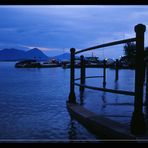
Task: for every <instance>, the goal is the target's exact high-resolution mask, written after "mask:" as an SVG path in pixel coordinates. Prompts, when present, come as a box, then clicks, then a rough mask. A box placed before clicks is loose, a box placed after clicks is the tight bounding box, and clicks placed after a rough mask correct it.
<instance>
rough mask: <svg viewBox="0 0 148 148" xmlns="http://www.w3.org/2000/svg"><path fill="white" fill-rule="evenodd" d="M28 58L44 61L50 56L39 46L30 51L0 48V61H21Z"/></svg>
mask: <svg viewBox="0 0 148 148" xmlns="http://www.w3.org/2000/svg"><path fill="white" fill-rule="evenodd" d="M27 59H36V60H40V61H44V60H48V59H49V58H48V56H46V55H45V54H44V53H43V52H42V51H40V50H39V49H37V48H33V49H31V50H29V51H23V50H18V49H14V48H10V49H3V50H0V61H20V60H27Z"/></svg>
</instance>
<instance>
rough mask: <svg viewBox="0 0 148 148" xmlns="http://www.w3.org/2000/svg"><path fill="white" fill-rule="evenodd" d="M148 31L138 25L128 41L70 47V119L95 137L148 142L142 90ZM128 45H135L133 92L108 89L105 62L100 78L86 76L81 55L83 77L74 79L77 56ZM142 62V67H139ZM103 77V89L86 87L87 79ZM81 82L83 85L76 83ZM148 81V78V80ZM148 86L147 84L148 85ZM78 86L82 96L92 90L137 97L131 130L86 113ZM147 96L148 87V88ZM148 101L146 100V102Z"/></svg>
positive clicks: (117, 78)
mask: <svg viewBox="0 0 148 148" xmlns="http://www.w3.org/2000/svg"><path fill="white" fill-rule="evenodd" d="M145 30H146V27H145V25H143V24H138V25H136V26H135V33H136V36H135V37H134V38H129V39H125V40H119V41H114V42H110V43H105V44H101V45H97V46H94V47H89V48H86V49H82V50H79V51H76V49H75V48H71V50H70V51H71V67H70V93H69V98H68V101H67V108H68V110H69V113H70V115H71V116H74V117H75V118H76V119H78V121H80V122H81V123H82V124H84V125H85V126H86V127H87V128H88V129H90V130H92V131H93V132H94V133H95V134H98V135H101V136H103V137H104V139H106V138H109V139H110V138H113V139H126V140H129V139H134V140H136V141H138V140H139V139H141V138H142V137H145V138H146V139H148V136H147V129H146V123H145V122H146V121H145V118H144V114H143V98H144V96H143V88H144V80H145V69H146V66H145V65H146V64H145V61H144V32H145ZM128 42H136V66H135V88H134V92H131V91H127V90H116V89H109V88H106V83H107V82H106V61H105V60H104V66H103V74H102V75H100V76H91V77H87V76H86V73H85V71H86V70H85V68H86V67H85V60H84V56H83V55H81V67H80V78H75V55H76V54H80V53H83V52H86V51H91V50H95V49H99V48H103V47H108V46H113V45H119V44H124V43H128ZM139 63H140V64H139ZM118 69H119V67H118V60H116V67H115V81H116V82H117V81H118V80H119V78H120V76H119V70H118ZM96 77H98V78H102V87H94V86H90V85H86V84H85V79H87V78H96ZM77 80H80V83H76V82H75V81H77ZM147 80H148V79H146V81H147ZM146 84H147V83H146ZM75 86H79V87H80V93H84V92H85V89H86V88H87V89H93V90H96V91H103V92H109V93H115V94H123V95H127V96H133V97H134V110H133V114H132V117H131V123H130V128H127V127H126V126H125V125H122V124H120V123H117V122H114V121H112V120H110V119H107V118H105V117H103V116H99V115H96V114H95V113H93V112H91V111H89V110H87V109H86V108H84V107H83V106H81V105H79V104H78V103H77V99H76V95H75ZM146 94H147V87H146ZM146 98H147V95H146ZM146 100H147V99H146Z"/></svg>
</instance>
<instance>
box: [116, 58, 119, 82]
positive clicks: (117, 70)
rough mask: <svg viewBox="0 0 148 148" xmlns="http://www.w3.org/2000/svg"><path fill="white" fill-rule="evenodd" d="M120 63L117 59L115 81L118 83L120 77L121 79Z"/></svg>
mask: <svg viewBox="0 0 148 148" xmlns="http://www.w3.org/2000/svg"><path fill="white" fill-rule="evenodd" d="M118 73H119V61H118V59H116V70H115V81H118V77H119V74H118Z"/></svg>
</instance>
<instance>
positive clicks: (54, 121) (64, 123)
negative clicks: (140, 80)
mask: <svg viewBox="0 0 148 148" xmlns="http://www.w3.org/2000/svg"><path fill="white" fill-rule="evenodd" d="M14 64H15V63H14V62H0V140H37V141H44V140H47V141H48V140H49V141H50V140H51V141H53V140H57V141H62V140H63V141H67V140H68V141H69V140H71V139H74V140H98V141H99V138H98V137H96V136H95V135H93V134H92V133H90V132H89V131H88V130H87V129H85V128H84V127H83V126H82V125H81V124H79V123H78V122H77V121H76V120H74V119H71V118H70V116H69V113H68V111H67V108H66V100H67V98H68V95H69V69H65V70H64V69H62V68H60V67H59V68H42V69H35V68H28V69H27V68H26V69H17V68H15V67H14ZM87 75H89V76H92V75H102V69H95V68H94V69H91V68H90V69H87ZM76 77H79V69H77V70H76ZM119 77H120V79H119V81H118V82H115V81H114V70H111V69H108V70H107V85H106V87H107V88H113V89H123V90H129V91H134V71H132V70H120V71H119ZM86 83H87V84H89V85H92V86H101V87H102V79H101V78H96V79H88V80H87V81H86ZM76 97H77V101H78V102H80V103H81V104H83V105H84V106H85V107H86V108H88V109H90V110H92V111H93V112H96V113H97V114H103V115H104V116H107V117H109V118H111V119H113V120H116V121H119V122H122V123H124V124H127V125H129V123H130V118H131V114H132V111H133V101H134V99H133V97H131V96H125V95H116V94H112V93H105V92H100V91H94V90H89V89H86V90H85V93H84V96H83V101H82V100H80V93H79V88H78V87H76ZM144 112H145V115H146V116H147V114H146V109H145V110H144Z"/></svg>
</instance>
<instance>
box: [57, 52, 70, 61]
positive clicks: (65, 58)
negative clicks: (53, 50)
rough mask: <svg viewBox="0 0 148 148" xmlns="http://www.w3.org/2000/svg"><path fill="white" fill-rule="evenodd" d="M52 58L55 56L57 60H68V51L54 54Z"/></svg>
mask: <svg viewBox="0 0 148 148" xmlns="http://www.w3.org/2000/svg"><path fill="white" fill-rule="evenodd" d="M54 58H56V59H57V60H60V61H62V60H70V53H63V54H60V55H57V56H55V57H54Z"/></svg>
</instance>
